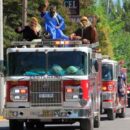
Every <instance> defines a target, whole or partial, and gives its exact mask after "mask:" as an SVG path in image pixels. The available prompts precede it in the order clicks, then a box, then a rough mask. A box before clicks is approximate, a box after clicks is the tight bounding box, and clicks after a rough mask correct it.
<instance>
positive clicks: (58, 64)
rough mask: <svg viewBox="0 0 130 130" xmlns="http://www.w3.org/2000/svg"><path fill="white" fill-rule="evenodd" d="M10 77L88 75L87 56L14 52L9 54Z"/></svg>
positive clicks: (73, 53) (80, 53)
mask: <svg viewBox="0 0 130 130" xmlns="http://www.w3.org/2000/svg"><path fill="white" fill-rule="evenodd" d="M7 70H8V75H9V76H23V75H25V76H37V75H45V74H46V75H49V76H56V75H60V76H66V75H86V74H87V54H86V53H84V52H80V51H79V52H78V51H75V52H74V51H72V52H71V51H62V52H60V51H57V52H48V53H44V52H13V53H9V54H8V69H7Z"/></svg>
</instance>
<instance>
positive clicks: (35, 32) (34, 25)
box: [15, 17, 41, 41]
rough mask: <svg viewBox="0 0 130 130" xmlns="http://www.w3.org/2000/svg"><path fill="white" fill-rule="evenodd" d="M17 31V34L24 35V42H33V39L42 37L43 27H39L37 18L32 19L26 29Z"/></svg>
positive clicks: (19, 28)
mask: <svg viewBox="0 0 130 130" xmlns="http://www.w3.org/2000/svg"><path fill="white" fill-rule="evenodd" d="M15 31H16V32H17V33H22V34H23V39H24V40H27V41H32V40H33V39H38V38H39V37H40V32H41V26H40V25H39V23H38V20H37V18H35V17H32V18H31V21H30V23H29V25H27V26H25V27H24V28H21V27H18V28H16V29H15Z"/></svg>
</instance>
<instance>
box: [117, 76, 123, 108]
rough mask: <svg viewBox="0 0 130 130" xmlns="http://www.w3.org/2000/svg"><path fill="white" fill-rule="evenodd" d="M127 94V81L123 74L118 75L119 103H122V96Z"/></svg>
mask: <svg viewBox="0 0 130 130" xmlns="http://www.w3.org/2000/svg"><path fill="white" fill-rule="evenodd" d="M124 96H125V82H124V80H123V78H122V75H120V76H118V99H117V100H118V101H117V103H118V105H119V106H120V105H121V101H122V98H124Z"/></svg>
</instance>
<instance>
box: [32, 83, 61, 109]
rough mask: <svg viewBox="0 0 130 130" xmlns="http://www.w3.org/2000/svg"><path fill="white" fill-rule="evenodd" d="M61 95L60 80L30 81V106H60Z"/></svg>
mask: <svg viewBox="0 0 130 130" xmlns="http://www.w3.org/2000/svg"><path fill="white" fill-rule="evenodd" d="M62 97H63V96H62V89H61V81H31V86H30V102H31V106H33V107H38V106H39V107H40V106H61V105H62Z"/></svg>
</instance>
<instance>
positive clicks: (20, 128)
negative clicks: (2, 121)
mask: <svg viewBox="0 0 130 130" xmlns="http://www.w3.org/2000/svg"><path fill="white" fill-rule="evenodd" d="M9 129H10V130H24V123H23V121H19V120H12V119H10V120H9Z"/></svg>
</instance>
